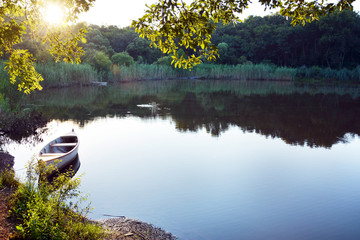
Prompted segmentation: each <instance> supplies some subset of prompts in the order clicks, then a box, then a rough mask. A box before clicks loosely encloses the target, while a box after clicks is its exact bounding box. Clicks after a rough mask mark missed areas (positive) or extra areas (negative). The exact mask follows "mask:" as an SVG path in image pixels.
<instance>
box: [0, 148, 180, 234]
mask: <svg viewBox="0 0 360 240" xmlns="http://www.w3.org/2000/svg"><path fill="white" fill-rule="evenodd" d="M13 166H14V157H13V156H11V155H10V154H7V153H4V152H0V172H1V171H3V170H5V169H11V168H12V167H13ZM10 194H11V192H10V191H4V192H0V200H1V203H2V204H0V217H1V218H0V237H1V238H3V237H5V238H7V237H9V236H10V235H9V234H10V232H11V229H14V226H11V223H10V222H8V221H7V219H6V212H7V211H8V207H7V204H5V203H6V202H7V201H6V199H8V197H10ZM89 222H90V223H93V224H97V225H100V226H101V227H102V228H104V229H106V230H108V231H109V236H108V237H107V238H106V239H107V240H125V239H126V240H131V239H134V240H135V239H136V240H142V239H144V240H145V239H146V240H175V239H177V237H175V236H174V235H172V234H171V233H169V232H167V231H165V230H163V229H161V228H159V227H155V226H154V225H152V224H149V223H145V222H142V221H140V220H135V219H130V218H126V217H112V218H108V219H99V220H93V219H89Z"/></svg>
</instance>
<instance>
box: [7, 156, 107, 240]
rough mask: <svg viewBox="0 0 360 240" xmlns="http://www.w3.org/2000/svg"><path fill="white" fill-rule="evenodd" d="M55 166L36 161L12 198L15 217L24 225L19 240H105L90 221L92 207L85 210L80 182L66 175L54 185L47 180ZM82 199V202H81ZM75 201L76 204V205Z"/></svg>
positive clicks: (61, 175) (29, 167)
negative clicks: (82, 205) (102, 239)
mask: <svg viewBox="0 0 360 240" xmlns="http://www.w3.org/2000/svg"><path fill="white" fill-rule="evenodd" d="M53 171H54V167H53V166H51V165H50V166H46V165H45V163H41V162H40V163H39V164H37V163H35V162H34V161H32V162H31V163H30V164H29V165H28V167H27V176H26V182H25V183H24V184H21V185H20V187H19V188H18V190H17V191H16V192H15V194H14V196H13V197H12V203H11V206H12V208H11V214H12V215H13V216H15V217H16V218H17V219H18V220H19V221H20V222H21V224H19V225H18V226H16V232H15V235H16V238H17V239H101V238H102V237H104V234H105V232H104V231H103V230H102V228H101V227H100V226H97V225H94V224H91V223H89V222H88V221H87V219H86V215H87V213H88V211H89V209H90V208H89V207H85V208H81V207H80V206H81V204H82V202H83V201H84V200H86V197H82V196H80V195H81V193H80V192H79V190H78V186H79V184H80V179H79V178H75V179H71V173H70V172H67V173H62V174H59V175H58V177H56V178H55V179H54V181H52V182H51V183H50V182H49V181H48V180H47V176H48V175H49V173H52V172H53ZM79 199H80V200H79ZM74 200H75V201H74Z"/></svg>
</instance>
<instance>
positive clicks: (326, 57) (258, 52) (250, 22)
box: [83, 11, 360, 69]
mask: <svg viewBox="0 0 360 240" xmlns="http://www.w3.org/2000/svg"><path fill="white" fill-rule="evenodd" d="M290 22H291V21H290V20H289V19H286V17H283V16H281V15H278V14H276V15H271V16H266V17H256V16H250V17H249V18H247V19H246V20H245V21H244V22H241V23H238V24H236V25H235V26H234V25H226V26H223V25H222V24H219V26H218V27H217V30H216V31H215V33H214V35H213V37H212V41H213V43H215V44H216V45H217V47H218V48H219V53H220V58H219V59H218V60H217V61H216V62H215V63H217V64H231V65H236V64H243V63H245V62H246V61H250V62H252V63H255V64H259V63H271V64H275V65H276V66H287V67H301V66H307V67H311V66H319V67H322V68H326V67H329V68H332V69H341V68H349V69H353V68H355V67H357V66H358V65H359V63H360V16H359V14H358V13H355V12H352V11H342V12H334V13H332V14H330V15H328V16H326V17H322V18H320V20H319V21H314V22H312V23H309V24H306V25H305V26H302V25H296V26H295V27H294V26H292V25H291V24H290ZM83 47H84V48H85V49H86V54H85V56H84V57H83V61H84V62H87V63H89V64H91V65H92V66H94V67H96V68H97V69H100V68H101V66H100V65H101V64H99V63H100V62H101V61H98V62H97V60H100V59H102V58H101V57H100V55H102V54H104V55H105V56H102V57H103V58H104V59H103V61H104V63H105V62H106V61H107V62H110V61H111V62H112V63H118V64H132V61H136V62H138V63H147V64H152V63H154V62H156V61H158V59H159V58H161V57H165V56H162V54H161V52H160V51H159V50H157V49H153V48H150V47H149V42H148V41H147V40H145V39H142V38H139V37H138V35H137V34H136V33H135V32H134V30H133V29H131V28H123V29H120V28H118V27H116V26H101V27H99V26H96V25H91V26H90V29H89V33H88V34H87V43H86V44H84V45H83ZM119 53H121V54H122V55H119ZM127 54H128V55H129V56H130V57H131V58H132V59H131V58H129V59H127V58H126V57H125V56H128V55H127ZM120 56H123V57H120ZM105 58H106V60H105ZM97 64H98V65H97ZM105 65H106V64H105Z"/></svg>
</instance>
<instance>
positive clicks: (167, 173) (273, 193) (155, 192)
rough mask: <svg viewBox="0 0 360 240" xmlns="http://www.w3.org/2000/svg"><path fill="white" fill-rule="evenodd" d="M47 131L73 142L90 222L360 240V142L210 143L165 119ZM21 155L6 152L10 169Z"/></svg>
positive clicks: (183, 233) (203, 235) (185, 235)
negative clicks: (118, 220) (114, 219)
mask: <svg viewBox="0 0 360 240" xmlns="http://www.w3.org/2000/svg"><path fill="white" fill-rule="evenodd" d="M50 125H51V129H50V130H49V133H48V135H49V136H46V137H44V138H45V139H49V140H50V139H51V138H52V137H53V136H50V135H52V134H53V135H58V134H61V133H64V132H67V131H69V130H71V128H75V130H76V131H77V133H78V134H79V138H80V148H79V155H80V160H81V168H80V170H79V172H78V174H79V173H80V174H81V173H85V175H84V176H83V177H82V180H83V181H82V187H81V188H82V191H84V192H85V193H89V200H90V201H91V202H92V206H93V207H95V210H94V211H93V213H92V214H91V215H90V217H93V218H96V219H97V218H101V217H104V216H103V214H111V215H117V216H119V215H124V216H127V217H131V218H137V219H140V220H144V221H147V222H151V223H153V224H155V225H156V226H160V227H162V228H164V229H165V230H167V231H170V232H173V233H174V234H176V235H178V236H179V237H180V239H196V240H201V239H265V238H269V239H345V238H348V239H349V238H353V239H355V238H358V237H360V229H359V228H358V223H359V222H360V205H359V202H360V191H359V190H360V188H359V180H360V168H359V167H360V166H359V165H360V164H359V159H358V156H359V153H360V139H359V137H356V138H354V139H352V140H350V143H348V144H343V143H339V144H336V145H333V147H332V148H331V149H324V148H309V147H301V146H291V145H287V144H285V143H284V142H283V141H282V140H281V139H272V138H266V137H264V136H262V135H258V134H256V133H248V132H247V133H244V132H242V131H241V129H239V128H238V127H230V129H229V130H228V131H226V132H224V133H222V134H221V135H220V136H219V137H217V138H214V137H212V136H211V135H210V134H208V133H206V131H205V129H202V130H200V131H198V132H196V133H195V132H178V131H177V130H176V128H175V123H173V122H172V121H171V120H170V119H169V118H168V119H159V118H154V119H147V120H142V119H140V118H137V117H127V118H122V119H117V118H102V119H97V120H95V121H92V122H90V123H88V124H86V125H85V126H84V127H83V128H80V129H79V128H78V127H77V126H76V125H74V124H73V123H72V122H63V123H60V122H56V121H53V122H51V123H50ZM40 145H42V144H40ZM40 147H41V146H40ZM40 147H39V148H40ZM13 149H15V147H13ZM26 151H28V152H30V151H32V150H26ZM26 151H25V150H24V149H20V150H16V152H15V153H12V152H10V153H12V154H13V155H15V156H16V165H15V166H16V168H20V167H21V166H20V165H21V164H22V163H21V161H18V159H25V158H26V156H28V155H29V154H28V153H26Z"/></svg>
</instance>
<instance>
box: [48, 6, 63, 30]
mask: <svg viewBox="0 0 360 240" xmlns="http://www.w3.org/2000/svg"><path fill="white" fill-rule="evenodd" d="M44 20H45V21H46V22H47V23H49V24H53V25H56V24H61V23H62V22H63V21H64V12H63V10H62V8H61V6H59V5H56V4H51V3H50V4H48V5H47V6H46V7H45V10H44Z"/></svg>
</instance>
